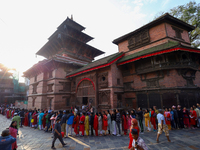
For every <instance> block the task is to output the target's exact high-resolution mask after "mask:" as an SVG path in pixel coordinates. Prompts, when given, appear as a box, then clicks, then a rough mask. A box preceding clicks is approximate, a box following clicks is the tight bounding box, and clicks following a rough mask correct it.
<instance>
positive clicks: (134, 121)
mask: <svg viewBox="0 0 200 150" xmlns="http://www.w3.org/2000/svg"><path fill="white" fill-rule="evenodd" d="M131 126H134V127H135V126H138V121H137V120H136V119H135V118H133V119H132V120H131Z"/></svg>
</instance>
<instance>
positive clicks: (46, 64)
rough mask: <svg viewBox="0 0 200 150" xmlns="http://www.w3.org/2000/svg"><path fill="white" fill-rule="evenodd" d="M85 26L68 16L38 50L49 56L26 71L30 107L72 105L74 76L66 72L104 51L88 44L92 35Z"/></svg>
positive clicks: (38, 53) (44, 107) (42, 54)
mask: <svg viewBox="0 0 200 150" xmlns="http://www.w3.org/2000/svg"><path fill="white" fill-rule="evenodd" d="M84 29H85V27H83V26H81V25H80V24H78V23H76V22H75V21H73V19H70V18H67V19H66V20H65V21H64V22H63V23H62V24H61V25H60V26H59V27H58V28H57V30H56V31H55V32H54V33H53V34H52V35H51V36H50V37H49V38H48V42H47V43H46V44H45V45H44V46H43V47H42V48H41V49H40V50H39V51H38V52H37V53H36V54H37V55H41V56H43V57H45V58H46V59H44V60H43V61H40V62H38V63H37V64H35V65H34V66H32V67H31V68H30V69H28V70H27V71H26V72H24V76H26V77H28V78H29V79H30V86H29V93H30V94H29V96H28V108H32V109H33V108H39V109H54V110H58V109H69V108H70V106H71V80H70V79H66V78H65V77H66V75H67V74H68V73H70V72H72V71H74V70H77V69H79V68H81V67H83V66H84V65H87V64H88V63H89V62H92V60H94V58H95V57H96V56H99V55H101V54H103V53H104V52H102V51H100V50H98V49H96V48H94V47H92V46H90V45H88V44H87V42H89V41H90V40H92V39H93V38H92V37H91V36H89V35H87V34H85V33H83V32H82V31H83V30H84Z"/></svg>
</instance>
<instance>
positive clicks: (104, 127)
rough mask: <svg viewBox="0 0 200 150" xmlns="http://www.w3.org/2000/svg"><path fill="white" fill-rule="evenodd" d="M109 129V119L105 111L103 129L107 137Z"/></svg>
mask: <svg viewBox="0 0 200 150" xmlns="http://www.w3.org/2000/svg"><path fill="white" fill-rule="evenodd" d="M107 127H108V118H107V115H106V113H105V111H103V128H102V129H103V130H104V132H105V133H104V135H106V132H107Z"/></svg>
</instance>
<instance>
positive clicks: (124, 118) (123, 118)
mask: <svg viewBox="0 0 200 150" xmlns="http://www.w3.org/2000/svg"><path fill="white" fill-rule="evenodd" d="M122 128H123V130H124V135H126V134H127V120H126V112H125V111H124V112H123V115H122Z"/></svg>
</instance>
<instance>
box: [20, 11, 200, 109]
mask: <svg viewBox="0 0 200 150" xmlns="http://www.w3.org/2000/svg"><path fill="white" fill-rule="evenodd" d="M84 29H85V28H84V27H83V26H81V25H79V24H78V23H76V22H75V21H73V20H72V19H69V18H67V19H66V20H65V21H64V22H63V23H62V24H61V25H60V26H59V27H58V28H57V30H56V31H55V32H54V33H53V34H52V35H51V36H50V38H49V41H48V42H47V43H46V44H45V45H44V46H43V47H42V48H41V49H40V50H39V51H38V52H37V55H41V56H44V57H45V58H46V59H45V60H43V61H41V62H39V63H37V64H35V65H34V66H33V67H31V68H30V69H29V70H27V71H26V72H25V73H24V74H25V76H26V77H28V78H30V88H29V90H30V91H29V93H30V95H29V98H28V108H40V109H45V108H47V109H49V108H51V109H54V110H60V109H61V110H63V109H69V108H70V106H76V107H79V108H81V106H82V105H88V106H89V107H93V108H94V109H95V111H102V110H107V109H114V108H118V109H126V110H127V109H133V108H137V107H142V108H149V107H152V106H157V108H163V107H171V106H172V105H178V104H180V105H182V106H186V107H188V108H189V107H190V106H192V105H194V104H196V103H197V102H199V103H200V72H199V69H200V65H199V64H200V61H199V60H200V50H199V49H197V48H193V47H191V42H190V38H189V34H188V33H189V32H191V31H192V30H194V29H195V28H194V27H193V26H191V25H189V24H187V23H185V22H183V21H181V20H179V19H177V18H175V17H173V16H171V15H169V14H168V13H166V14H164V15H162V16H161V17H159V18H158V19H156V20H154V21H152V22H150V23H148V24H146V25H144V26H142V27H140V28H139V29H137V30H135V31H132V32H130V33H128V34H126V35H123V36H121V37H119V38H117V39H115V40H114V41H113V43H114V44H116V45H118V50H119V52H117V53H115V54H112V55H110V56H107V57H104V58H102V59H99V60H95V61H94V58H95V57H96V56H99V55H101V54H103V53H104V52H102V51H100V50H98V49H96V48H94V47H92V46H89V45H88V44H86V43H87V42H88V41H90V40H91V39H93V38H92V37H90V36H88V35H86V34H85V33H83V32H82V30H84Z"/></svg>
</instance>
